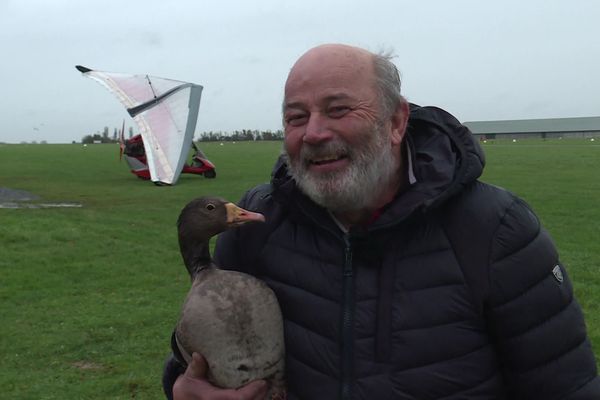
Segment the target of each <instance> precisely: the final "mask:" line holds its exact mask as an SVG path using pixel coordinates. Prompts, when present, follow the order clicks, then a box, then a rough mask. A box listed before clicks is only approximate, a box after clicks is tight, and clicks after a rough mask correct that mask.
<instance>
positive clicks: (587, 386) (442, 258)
mask: <svg viewBox="0 0 600 400" xmlns="http://www.w3.org/2000/svg"><path fill="white" fill-rule="evenodd" d="M406 140H407V145H408V146H410V149H411V151H410V154H412V164H413V166H414V174H415V176H416V178H417V183H415V184H414V185H412V186H411V187H410V188H409V189H408V190H407V191H405V192H404V193H402V194H400V195H398V196H397V198H396V199H395V200H394V202H393V203H392V204H391V205H389V206H388V207H387V208H386V209H385V210H384V212H383V213H382V215H381V216H380V217H379V218H378V219H377V220H376V221H375V222H374V223H373V224H371V225H369V226H368V227H367V228H365V229H361V230H354V231H351V232H350V233H349V234H346V235H345V234H344V233H342V231H341V230H340V229H339V228H338V227H337V226H336V224H335V223H334V222H333V221H332V219H331V218H330V217H329V215H328V214H327V212H326V211H325V210H323V209H322V208H320V207H318V206H316V205H315V204H314V203H312V202H311V201H310V200H308V199H307V198H306V197H305V196H304V195H302V194H301V193H300V192H299V191H298V190H297V188H296V187H295V185H294V182H293V180H291V179H290V178H289V176H288V175H287V173H286V167H285V165H280V166H278V168H277V169H276V170H275V172H274V176H273V181H272V186H270V189H268V190H267V191H265V188H264V187H263V188H262V189H260V190H256V189H255V190H253V191H250V192H249V193H248V194H247V195H246V197H245V198H244V199H243V200H242V202H241V203H240V205H241V206H242V207H248V208H250V209H255V210H259V211H261V212H263V213H265V215H266V217H267V220H270V221H271V222H270V223H267V224H266V225H264V226H263V225H249V226H245V227H242V228H241V229H239V230H234V231H229V232H227V233H225V234H222V235H221V236H220V238H219V241H218V245H217V252H216V258H217V260H218V262H219V264H220V265H226V266H228V267H230V268H235V269H240V270H242V271H247V272H250V273H253V274H255V275H257V276H259V277H260V278H262V279H264V280H265V281H267V282H268V284H269V285H270V286H271V287H272V288H273V289H274V291H275V293H276V294H277V297H278V299H279V302H280V304H281V308H282V311H283V315H284V319H285V325H284V326H285V339H286V353H287V357H286V362H287V364H286V373H287V380H288V390H289V394H288V396H289V399H291V400H294V399H302V400H317V399H328V400H331V399H376V400H387V399H390V400H391V399H415V400H425V399H446V400H449V399H544V400H550V399H600V380H599V379H598V378H597V377H596V365H595V360H594V356H593V354H592V352H591V348H590V343H589V341H588V339H587V337H586V330H585V325H584V321H583V317H582V313H581V310H580V308H579V306H578V304H577V302H576V301H575V299H574V298H573V292H572V288H571V284H570V282H569V280H568V278H567V275H566V272H565V270H564V267H563V266H562V264H561V263H560V260H559V258H558V255H557V252H556V250H555V248H554V245H553V243H552V241H551V239H550V238H549V236H548V234H547V233H546V232H545V231H544V230H543V229H542V228H541V227H540V223H539V221H538V219H537V218H536V216H535V215H534V214H533V212H532V211H531V210H530V209H529V207H528V206H527V205H526V204H525V203H524V202H523V201H521V200H519V199H518V198H516V197H515V196H513V195H512V194H510V193H508V192H507V191H505V190H503V189H500V188H497V187H494V186H491V185H487V184H484V183H481V182H479V181H477V178H478V177H479V176H480V174H481V172H482V169H483V164H484V163H483V154H482V152H481V149H480V148H479V146H478V144H477V142H476V141H474V140H473V137H472V135H471V134H470V132H469V131H468V130H467V129H466V128H465V127H463V126H462V125H461V124H460V123H459V122H458V121H456V120H455V119H454V118H453V117H452V116H450V115H449V114H447V113H445V112H444V111H442V110H440V109H437V108H431V107H424V108H421V107H416V106H414V107H412V109H411V118H410V124H409V131H408V134H407V139H406Z"/></svg>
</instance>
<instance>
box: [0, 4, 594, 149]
mask: <svg viewBox="0 0 600 400" xmlns="http://www.w3.org/2000/svg"><path fill="white" fill-rule="evenodd" d="M599 21H600V2H598V1H594V0H588V1H586V0H571V1H566V0H565V1H559V0H502V1H496V0H489V1H483V0H422V1H414V0H410V1H405V0H389V1H386V0H369V1H351V0H345V1H342V0H329V1H326V0H304V1H294V2H291V1H284V0H255V1H244V0H237V1H234V0H229V1H228V0H215V1H208V0H183V1H181V0H180V1H172V2H167V1H164V0H135V1H125V0H115V1H109V0H107V1H100V2H82V1H68V0H0V51H1V53H0V54H1V59H2V62H0V77H1V78H0V79H1V82H2V85H1V88H2V96H0V142H9V143H18V142H21V141H28V142H29V141H32V140H36V141H42V140H46V141H48V142H50V143H56V142H62V143H69V142H71V141H72V140H80V139H81V138H82V137H83V136H84V135H85V134H90V133H94V132H97V131H102V129H103V127H104V126H109V127H110V128H111V133H112V129H113V127H117V126H120V124H121V122H122V120H123V119H124V118H125V119H127V121H126V123H127V125H128V126H130V125H132V124H133V121H132V120H131V119H129V118H128V116H127V114H126V112H125V111H124V109H123V108H122V106H121V105H120V104H119V103H118V102H117V100H116V99H115V98H113V97H112V95H111V94H109V92H108V91H106V90H105V89H103V88H102V87H101V86H100V85H99V84H97V83H96V82H94V81H92V80H90V79H86V78H84V77H82V76H81V74H80V73H79V72H78V71H76V70H75V68H74V66H75V65H76V64H81V65H85V66H87V67H90V68H93V69H99V70H104V71H113V72H127V73H140V74H141V73H148V74H150V75H155V76H162V77H166V78H172V79H177V80H184V81H190V82H194V83H198V84H201V85H203V86H204V92H203V97H202V102H201V106H200V115H199V118H198V125H197V128H196V131H197V132H202V131H209V130H213V131H219V130H222V131H232V130H235V129H260V130H265V129H272V130H275V129H279V128H280V104H281V96H282V91H283V84H284V81H285V78H286V75H287V72H288V71H289V68H290V67H291V65H292V64H293V62H294V61H295V59H296V58H297V57H298V56H300V55H301V54H302V53H303V52H304V51H306V50H307V49H309V48H310V47H313V46H315V45H318V44H322V43H330V42H340V43H347V44H352V45H357V46H361V47H365V48H367V49H370V50H374V51H377V50H380V49H387V50H390V49H391V50H393V51H394V53H395V54H397V58H396V59H395V62H396V64H397V65H398V67H399V69H400V71H401V73H402V78H403V91H404V94H405V96H406V97H407V98H408V99H409V100H410V101H412V102H416V103H419V104H422V105H437V106H440V107H443V108H445V109H447V110H448V111H450V112H452V113H453V114H454V115H456V116H457V117H458V118H459V119H461V120H463V121H469V120H471V121H472V120H489V119H520V118H551V117H575V116H598V115H600V23H599Z"/></svg>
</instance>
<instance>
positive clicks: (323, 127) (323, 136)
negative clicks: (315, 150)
mask: <svg viewBox="0 0 600 400" xmlns="http://www.w3.org/2000/svg"><path fill="white" fill-rule="evenodd" d="M330 138H331V131H330V130H329V128H328V125H327V118H326V117H325V116H323V115H321V114H319V113H312V114H311V115H310V116H309V118H308V122H307V123H306V125H305V131H304V137H303V140H304V142H305V143H309V144H316V143H319V142H322V141H324V140H328V139H330Z"/></svg>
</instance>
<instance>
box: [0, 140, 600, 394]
mask: <svg viewBox="0 0 600 400" xmlns="http://www.w3.org/2000/svg"><path fill="white" fill-rule="evenodd" d="M280 148H281V142H257V143H249V142H238V143H236V144H233V143H225V145H224V146H220V145H219V144H218V143H207V144H203V145H202V149H203V151H204V152H205V153H206V154H207V156H208V158H209V159H210V160H211V161H213V162H214V163H215V164H216V165H217V178H216V179H214V180H210V179H205V178H203V177H198V176H191V175H183V176H182V177H181V179H180V181H179V182H178V184H177V185H176V186H173V187H157V186H154V185H152V184H151V183H149V182H145V181H142V180H139V179H136V178H135V177H134V176H133V175H131V174H130V173H129V172H128V170H127V168H126V165H125V163H124V162H123V163H119V161H118V146H117V145H90V146H88V147H86V148H84V147H82V146H81V145H0V187H10V188H14V189H23V190H27V191H31V192H33V193H36V194H38V195H40V196H41V197H42V199H41V201H43V202H75V203H81V204H82V205H83V207H82V208H69V209H66V208H65V209H0V272H1V274H2V278H1V279H0V315H1V318H2V320H1V322H2V323H1V324H0V354H2V357H0V370H1V371H2V374H0V387H1V388H2V390H1V391H0V392H1V394H0V398H7V399H8V398H10V399H32V400H33V399H35V400H38V399H162V398H163V397H162V392H161V386H160V375H161V370H162V362H163V360H164V357H165V355H166V354H167V353H168V351H169V345H168V340H169V337H170V334H171V330H172V328H173V326H174V323H175V319H176V318H177V313H178V310H179V307H180V305H181V302H182V300H183V297H184V296H185V294H186V292H187V289H188V287H189V281H188V277H187V273H186V271H185V268H184V267H183V264H182V262H181V259H180V255H179V252H178V246H177V241H176V231H175V220H176V218H177V215H178V214H179V211H180V210H181V208H182V207H183V205H184V204H185V203H187V201H189V200H190V199H192V198H193V197H196V196H199V195H201V194H215V195H220V196H223V197H226V198H228V199H231V200H237V199H239V198H240V196H241V195H242V194H243V192H244V191H245V190H246V189H247V188H249V187H251V186H253V185H255V184H257V183H260V182H266V181H268V179H269V176H270V170H271V166H272V164H273V163H274V161H275V159H276V157H277V155H278V153H279V151H280ZM484 148H485V150H486V153H487V160H488V161H487V169H486V173H485V175H484V177H483V179H484V180H485V181H488V182H491V183H494V184H497V185H500V186H504V187H506V188H509V189H510V190H512V191H513V192H515V193H516V194H518V195H520V196H522V197H523V198H525V199H526V200H527V201H528V202H529V203H530V204H531V205H532V206H533V207H534V209H535V210H536V211H537V213H538V214H539V215H540V217H541V219H542V221H543V222H544V224H545V226H546V227H547V228H548V230H549V231H550V232H551V234H552V236H553V237H554V239H555V241H556V242H557V244H558V246H559V248H560V250H561V257H562V259H563V262H564V263H565V264H566V265H567V266H568V268H569V273H570V275H571V278H572V279H573V281H574V287H575V291H576V293H577V295H578V298H579V301H580V302H581V304H582V306H583V309H584V312H585V313H586V318H587V323H588V328H589V332H590V336H591V338H592V341H593V345H594V348H595V349H596V353H597V354H600V319H599V317H598V316H599V315H600V310H599V300H600V274H599V273H598V266H599V265H600V245H599V244H598V242H597V239H598V238H599V237H600V231H599V230H600V224H598V223H597V221H598V220H600V207H598V206H597V204H600V179H599V178H600V176H599V174H600V173H599V172H598V171H600V146H599V145H592V144H591V143H590V142H587V141H575V140H569V141H567V140H563V141H558V140H556V141H543V142H542V141H519V142H518V143H512V142H501V141H494V142H488V143H486V144H485V145H484Z"/></svg>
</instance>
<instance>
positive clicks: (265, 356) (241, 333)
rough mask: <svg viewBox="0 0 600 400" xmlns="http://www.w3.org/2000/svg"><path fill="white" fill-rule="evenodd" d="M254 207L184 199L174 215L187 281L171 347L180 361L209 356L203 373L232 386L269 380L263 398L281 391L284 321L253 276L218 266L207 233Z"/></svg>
mask: <svg viewBox="0 0 600 400" xmlns="http://www.w3.org/2000/svg"><path fill="white" fill-rule="evenodd" d="M264 220H265V219H264V216H263V215H262V214H259V213H254V212H250V211H247V210H244V209H242V208H240V207H238V206H236V205H235V204H233V203H230V202H228V201H226V200H224V199H222V198H218V197H201V198H197V199H194V200H192V201H191V202H189V203H188V204H187V205H186V206H185V207H184V208H183V210H182V211H181V214H180V215H179V219H178V221H177V227H178V237H179V247H180V250H181V255H182V257H183V261H184V264H185V266H186V268H187V270H188V272H189V274H190V277H191V279H192V286H191V288H190V290H189V292H188V294H187V297H186V299H185V301H184V303H183V307H182V309H181V314H180V317H179V320H178V322H177V325H176V329H175V333H174V335H173V342H174V343H173V348H174V352H175V353H177V352H179V353H180V355H181V356H182V357H183V359H184V360H185V362H187V363H189V362H190V361H191V354H192V353H193V352H198V353H200V354H202V355H203V356H204V358H205V359H206V361H207V363H208V374H207V378H208V380H209V381H210V382H211V383H212V384H214V385H216V386H219V387H222V388H238V387H240V386H243V385H244V384H246V383H248V382H250V381H253V380H256V379H265V380H266V381H267V382H268V383H269V387H270V389H269V393H268V395H267V397H266V399H283V398H285V384H284V380H283V375H284V341H283V322H282V317H281V311H280V308H279V304H278V302H277V299H276V297H275V294H274V293H273V291H272V290H271V289H270V288H269V287H268V286H267V285H266V284H265V283H264V282H262V281H260V280H259V279H257V278H255V277H253V276H251V275H248V274H245V273H241V272H236V271H228V270H224V269H221V268H219V267H218V266H216V265H215V263H214V262H213V260H212V258H211V255H210V250H209V241H210V238H211V237H213V236H215V235H217V234H219V233H221V232H223V231H225V230H227V229H230V228H235V227H239V226H241V225H243V224H246V223H248V222H264Z"/></svg>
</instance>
